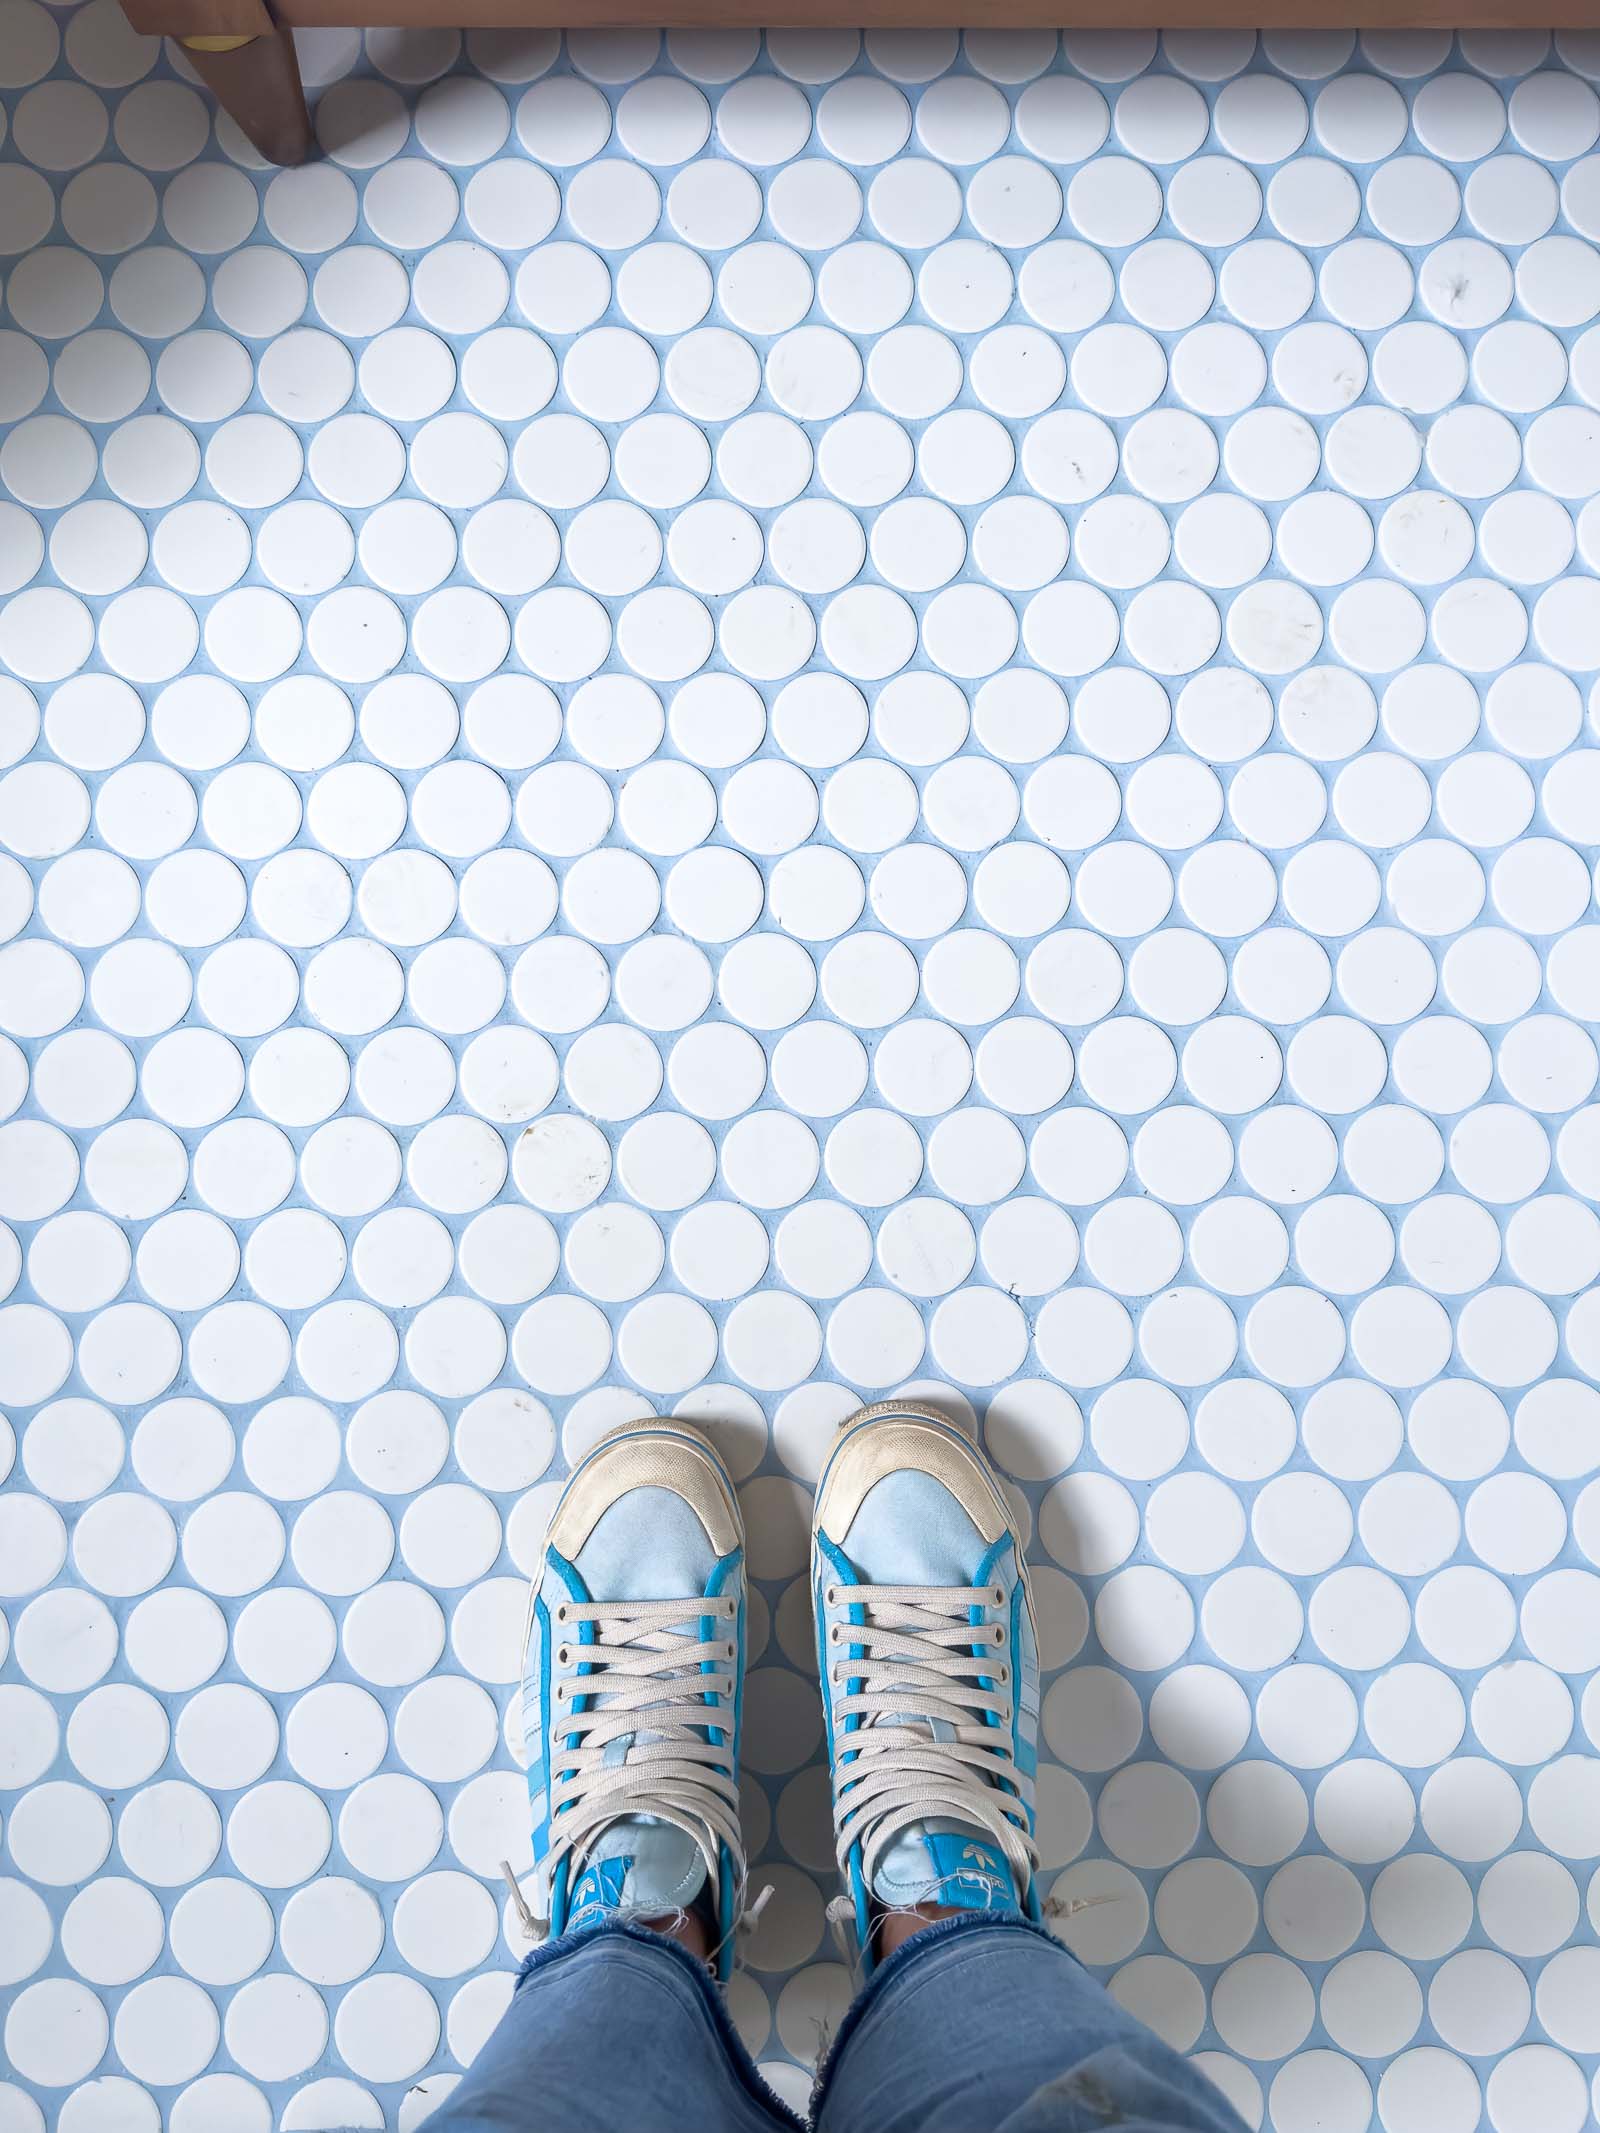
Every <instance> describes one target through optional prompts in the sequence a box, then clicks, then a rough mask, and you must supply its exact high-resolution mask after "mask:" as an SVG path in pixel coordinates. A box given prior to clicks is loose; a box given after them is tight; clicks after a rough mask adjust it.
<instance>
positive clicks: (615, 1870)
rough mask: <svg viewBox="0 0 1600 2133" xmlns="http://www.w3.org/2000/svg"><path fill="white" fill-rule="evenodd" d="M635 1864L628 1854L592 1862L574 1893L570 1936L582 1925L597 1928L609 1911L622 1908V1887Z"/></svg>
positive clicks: (570, 1913) (581, 1876) (570, 1912)
mask: <svg viewBox="0 0 1600 2133" xmlns="http://www.w3.org/2000/svg"><path fill="white" fill-rule="evenodd" d="M632 1864H633V1859H632V1857H631V1855H629V1854H626V1853H624V1854H623V1855H622V1856H620V1857H618V1858H615V1859H591V1860H590V1862H589V1864H588V1865H587V1866H586V1867H585V1868H584V1870H583V1872H582V1873H581V1874H580V1875H579V1876H578V1882H577V1886H576V1887H575V1888H574V1889H573V1891H572V1907H571V1910H570V1911H569V1913H568V1919H567V1930H568V1932H569V1933H575V1932H577V1931H578V1930H579V1929H580V1928H581V1927H583V1926H597V1925H599V1924H600V1923H601V1921H602V1920H603V1919H604V1917H605V1915H606V1913H607V1912H609V1911H617V1910H620V1909H621V1908H622V1890H623V1884H624V1883H625V1882H626V1881H627V1878H628V1869H629V1867H630V1866H632Z"/></svg>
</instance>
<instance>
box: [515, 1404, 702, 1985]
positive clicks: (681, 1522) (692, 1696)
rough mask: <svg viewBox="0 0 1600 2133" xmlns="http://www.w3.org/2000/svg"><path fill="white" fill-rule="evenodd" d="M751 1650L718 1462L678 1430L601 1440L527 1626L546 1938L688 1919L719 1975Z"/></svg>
mask: <svg viewBox="0 0 1600 2133" xmlns="http://www.w3.org/2000/svg"><path fill="white" fill-rule="evenodd" d="M744 1646H745V1582H744V1527H743V1523H742V1521H741V1519H740V1516H739V1504H738V1499H737V1498H736V1496H735V1495H734V1491H733V1484H732V1482H731V1481H730V1480H729V1478H728V1475H727V1472H726V1469H725V1468H724V1467H723V1464H722V1461H721V1460H720V1459H719V1458H718V1457H717V1454H716V1452H715V1451H714V1450H713V1449H712V1447H711V1445H710V1443H709V1442H708V1441H707V1439H706V1438H705V1437H703V1436H702V1435H701V1434H700V1432H699V1431H698V1430H696V1429H693V1428H691V1427H690V1426H689V1425H688V1424H687V1423H682V1422H658V1421H643V1422H629V1423H625V1424H624V1425H623V1426H622V1427H621V1428H620V1429H614V1430H611V1431H610V1432H609V1433H608V1434H607V1435H606V1436H604V1437H602V1438H601V1440H600V1442H599V1443H598V1444H597V1445H596V1446H595V1448H594V1449H593V1451H591V1452H590V1453H589V1455H588V1456H587V1458H585V1459H584V1460H583V1461H582V1462H581V1463H580V1464H579V1466H578V1467H577V1468H576V1469H575V1471H574V1472H573V1474H572V1476H571V1478H570V1479H569V1481H568V1482H567V1485H566V1487H565V1488H564V1489H563V1490H562V1492H561V1496H560V1499H559V1501H558V1502H557V1504H556V1507H555V1510H554V1512H553V1513H552V1515H551V1519H550V1524H549V1527H548V1529H547V1531H546V1534H545V1546H544V1556H543V1559H542V1562H541V1564H540V1566H539V1569H538V1572H537V1573H536V1575H535V1577H534V1581H533V1594H532V1601H531V1605H530V1608H529V1614H528V1636H527V1648H526V1651H525V1654H524V1658H523V1675H522V1723H523V1733H524V1738H525V1741H526V1745H527V1753H528V1790H529V1795H530V1798H531V1800H532V1806H533V1853H534V1862H535V1866H536V1869H537V1872H538V1876H539V1885H540V1888H541V1891H542V1893H544V1894H545V1895H546V1896H547V1898H548V1903H547V1906H546V1915H547V1919H548V1931H549V1932H550V1933H551V1934H552V1935H554V1934H558V1933H576V1932H581V1931H583V1930H584V1929H585V1928H587V1927H590V1926H595V1925H599V1924H602V1923H604V1922H607V1921H609V1920H613V1919H638V1920H647V1919H660V1918H663V1917H668V1916H672V1915H675V1914H678V1913H680V1912H689V1911H691V1910H696V1909H698V1910H700V1911H701V1912H702V1913H704V1914H707V1923H708V1927H709V1938H710V1940H711V1941H712V1942H713V1943H714V1944H715V1945H714V1951H713V1967H714V1968H715V1970H716V1972H717V1974H718V1976H719V1977H726V1976H727V1975H728V1973H729V1971H730V1970H731V1968H732V1963H733V1949H734V1928H735V1926H736V1925H737V1923H738V1921H739V1918H740V1916H741V1912H742V1909H743V1903H744V1882H745V1861H744V1847H743V1843H742V1841H741V1838H740V1833H739V1785H738V1762H739V1729H740V1719H741V1715H742V1703H743V1679H744ZM539 1923H540V1924H541V1925H543V1924H544V1923H545V1921H544V1920H540V1921H539Z"/></svg>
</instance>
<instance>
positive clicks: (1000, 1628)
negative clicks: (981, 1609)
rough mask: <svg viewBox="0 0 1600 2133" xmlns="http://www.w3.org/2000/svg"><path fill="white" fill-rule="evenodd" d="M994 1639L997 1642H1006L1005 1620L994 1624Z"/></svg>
mask: <svg viewBox="0 0 1600 2133" xmlns="http://www.w3.org/2000/svg"><path fill="white" fill-rule="evenodd" d="M994 1641H995V1643H996V1644H1004V1643H1005V1641H1006V1632H1005V1624H1004V1623H1003V1622H997V1623H996V1624H995V1626H994Z"/></svg>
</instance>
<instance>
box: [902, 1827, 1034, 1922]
mask: <svg viewBox="0 0 1600 2133" xmlns="http://www.w3.org/2000/svg"><path fill="white" fill-rule="evenodd" d="M922 1842H923V1845H924V1847H925V1849H926V1851H927V1854H928V1865H929V1868H930V1869H931V1873H930V1879H931V1880H932V1882H933V1884H934V1886H935V1888H936V1889H937V1891H938V1893H937V1895H936V1896H935V1897H933V1898H932V1899H931V1900H932V1901H934V1902H937V1903H944V1904H948V1905H949V1906H950V1907H951V1909H952V1910H957V1911H1002V1910H1005V1911H1010V1910H1015V1909H1016V1908H1017V1891H1016V1887H1015V1884H1014V1883H1013V1881H1012V1879H1011V1871H1010V1869H1009V1867H1008V1866H1007V1865H1006V1856H1005V1853H1004V1852H1003V1851H1001V1849H1000V1847H999V1846H998V1845H997V1844H985V1843H982V1842H981V1841H980V1840H979V1839H978V1838H977V1837H974V1836H969V1835H967V1834H966V1833H965V1832H964V1831H961V1830H956V1831H953V1832H950V1833H940V1832H934V1831H929V1832H928V1833H927V1834H926V1835H925V1836H924V1837H923V1839H922Z"/></svg>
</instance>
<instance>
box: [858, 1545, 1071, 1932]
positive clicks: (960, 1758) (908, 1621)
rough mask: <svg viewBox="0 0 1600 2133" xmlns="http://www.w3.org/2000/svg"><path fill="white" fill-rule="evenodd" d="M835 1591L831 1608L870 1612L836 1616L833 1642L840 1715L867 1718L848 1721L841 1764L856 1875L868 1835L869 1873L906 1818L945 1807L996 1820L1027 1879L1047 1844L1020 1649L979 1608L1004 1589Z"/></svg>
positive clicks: (981, 1823) (988, 1822)
mask: <svg viewBox="0 0 1600 2133" xmlns="http://www.w3.org/2000/svg"><path fill="white" fill-rule="evenodd" d="M824 1597H825V1599H826V1603H827V1606H828V1608H829V1610H830V1612H831V1611H832V1610H833V1609H834V1608H836V1607H837V1608H841V1609H843V1608H851V1607H859V1608H861V1609H862V1610H863V1613H864V1617H865V1619H864V1620H863V1621H861V1622H859V1623H851V1622H844V1623H840V1622H834V1623H833V1624H831V1625H830V1627H829V1630H828V1643H827V1648H826V1651H825V1654H824V1656H825V1659H826V1662H827V1666H828V1680H829V1687H830V1690H831V1692H832V1698H833V1716H834V1721H835V1724H836V1725H838V1726H839V1727H840V1728H841V1729H842V1728H843V1727H844V1724H845V1722H846V1721H847V1720H848V1719H851V1718H858V1719H859V1720H860V1721H861V1723H860V1725H859V1726H857V1727H856V1728H855V1730H854V1731H852V1732H848V1733H846V1732H844V1731H842V1730H841V1733H840V1753H839V1755H838V1757H837V1760H836V1766H835V1770H834V1786H833V1799H834V1832H835V1837H836V1840H837V1843H838V1850H839V1870H840V1872H841V1873H842V1874H843V1875H844V1876H845V1879H846V1882H847V1884H848V1880H849V1857H850V1852H851V1849H852V1847H853V1846H854V1845H855V1844H856V1843H857V1841H858V1840H859V1841H860V1843H861V1846H862V1868H863V1872H864V1874H865V1877H866V1880H867V1882H868V1884H869V1885H870V1883H871V1881H872V1877H873V1873H874V1871H875V1869H876V1867H877V1863H878V1860H879V1858H880V1856H881V1855H882V1853H883V1851H884V1849H885V1847H886V1846H887V1845H888V1844H889V1843H890V1842H891V1841H892V1840H893V1839H894V1838H895V1837H896V1836H898V1835H899V1833H900V1832H901V1830H903V1829H905V1828H907V1827H908V1826H909V1825H910V1824H911V1823H913V1822H922V1821H925V1820H927V1819H928V1818H929V1817H932V1816H941V1815H944V1816H949V1817H950V1818H951V1819H952V1820H953V1821H957V1822H967V1823H972V1824H974V1825H975V1826H977V1827H978V1828H980V1829H982V1830H984V1831H986V1832H987V1833H988V1835H989V1836H990V1837H991V1838H992V1839H993V1840H994V1843H995V1844H996V1845H997V1846H998V1847H999V1849H1000V1850H1001V1851H1002V1852H1003V1853H1004V1854H1005V1857H1006V1860H1007V1862H1008V1864H1009V1865H1010V1867H1011V1870H1012V1875H1013V1878H1014V1879H1015V1881H1016V1884H1017V1887H1018V1889H1019V1890H1022V1889H1025V1888H1026V1887H1027V1885H1028V1882H1029V1880H1030V1878H1031V1876H1032V1874H1033V1870H1034V1867H1035V1865H1036V1864H1037V1862H1038V1851H1037V1848H1036V1846H1035V1844H1034V1842H1033V1839H1032V1837H1031V1836H1030V1835H1029V1834H1028V1810H1029V1808H1030V1806H1031V1804H1032V1798H1033V1784H1032V1781H1031V1779H1029V1778H1026V1777H1024V1776H1023V1774H1022V1772H1021V1771H1020V1770H1019V1769H1018V1768H1017V1765H1016V1759H1015V1757H1014V1756H1013V1754H1012V1751H1011V1738H1012V1736H1011V1727H1010V1724H1009V1718H1010V1712H1011V1705H1012V1692H1013V1690H1014V1687H1015V1683H1014V1681H1013V1679H1012V1674H1013V1663H1014V1662H1013V1656H1012V1654H1011V1653H1010V1652H1009V1650H1008V1636H1007V1632H1006V1629H1005V1627H1004V1625H1003V1624H996V1623H974V1622H973V1620H972V1611H973V1609H974V1608H995V1607H999V1606H1002V1605H1003V1604H1004V1594H1003V1593H1001V1592H1000V1591H999V1590H998V1589H997V1588H995V1587H992V1586H991V1587H983V1586H964V1585H952V1586H928V1585H831V1586H829V1587H828V1589H827V1592H826V1594H825V1596H824ZM852 1646H855V1647H859V1649H858V1651H857V1652H855V1653H854V1654H852V1652H851V1647H852ZM974 1647H976V1650H974V1649H973V1648H974ZM986 1681H987V1682H990V1683H992V1684H994V1685H993V1686H992V1687H987V1688H986V1687H985V1686H984V1685H983V1684H984V1683H985V1682H986ZM847 1683H854V1684H855V1687H854V1688H853V1689H850V1690H848V1691H847V1690H846V1684H847ZM991 1717H993V1718H995V1719H997V1720H999V1721H1000V1723H999V1724H997V1725H991V1724H989V1723H988V1720H989V1719H990V1718H991ZM940 1734H944V1735H945V1736H946V1737H944V1738H940V1737H939V1735H940Z"/></svg>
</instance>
